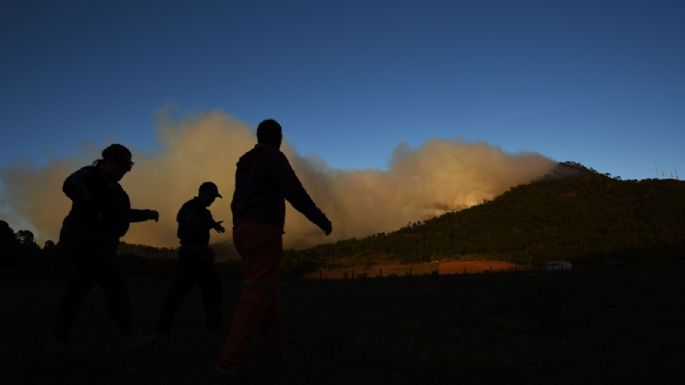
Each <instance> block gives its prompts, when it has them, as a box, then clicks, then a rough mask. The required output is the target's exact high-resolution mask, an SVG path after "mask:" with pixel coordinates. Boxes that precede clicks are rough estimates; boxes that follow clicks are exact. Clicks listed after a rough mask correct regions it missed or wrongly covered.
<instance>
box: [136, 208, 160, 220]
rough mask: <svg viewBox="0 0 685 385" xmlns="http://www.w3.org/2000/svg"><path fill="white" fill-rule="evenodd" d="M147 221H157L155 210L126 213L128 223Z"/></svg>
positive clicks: (157, 215)
mask: <svg viewBox="0 0 685 385" xmlns="http://www.w3.org/2000/svg"><path fill="white" fill-rule="evenodd" d="M148 220H154V221H155V222H157V221H159V213H158V212H157V210H138V209H130V210H129V211H128V221H129V222H143V221H148Z"/></svg>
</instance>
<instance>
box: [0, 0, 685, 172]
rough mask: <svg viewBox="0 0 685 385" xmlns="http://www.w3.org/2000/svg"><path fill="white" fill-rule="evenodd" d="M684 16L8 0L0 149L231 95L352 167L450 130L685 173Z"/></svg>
mask: <svg viewBox="0 0 685 385" xmlns="http://www.w3.org/2000/svg"><path fill="white" fill-rule="evenodd" d="M52 3H59V4H60V5H59V6H57V5H54V4H52ZM91 3H97V4H96V5H93V4H91ZM683 20H685V2H681V1H658V0H657V1H603V0H599V1H578V0H577V1H552V0H548V1H504V0H503V1H468V2H464V1H425V0H423V1H387V2H371V1H359V2H356V1H349V0H346V1H306V2H298V1H293V2H284V1H216V2H190V1H188V2H170V1H164V2H145V1H128V0H126V1H82V2H75V1H60V2H51V1H44V2H40V1H31V0H22V1H7V0H5V1H3V2H2V5H1V6H0V50H1V52H2V54H1V56H0V58H1V59H0V89H1V91H0V108H1V109H2V110H1V111H0V112H1V113H0V129H1V130H2V141H1V144H0V146H1V147H0V167H2V166H7V165H11V164H13V163H15V162H16V161H17V159H18V158H23V159H27V158H28V159H30V160H33V161H35V162H37V163H38V164H41V163H45V162H48V161H50V160H52V159H55V158H57V157H65V156H72V155H73V154H75V153H77V152H78V151H79V149H80V148H81V147H82V146H83V144H84V143H87V142H88V143H95V144H96V145H97V146H98V147H101V146H104V145H106V144H108V143H109V142H111V141H119V142H122V143H126V144H129V145H131V146H133V147H134V148H137V149H139V150H145V151H155V150H156V149H157V143H156V132H155V130H154V126H155V119H156V117H157V114H158V113H159V111H160V110H163V109H170V110H171V111H172V114H173V116H175V117H176V118H182V117H184V116H187V115H190V114H193V113H197V112H204V111H212V110H217V109H219V110H222V111H225V112H226V113H228V114H230V115H232V116H233V117H235V118H237V119H239V120H242V121H245V122H246V123H248V124H249V125H251V126H254V125H256V123H258V122H259V121H260V120H262V119H264V118H267V117H273V118H276V119H278V120H279V121H281V122H282V124H283V126H284V130H285V134H286V136H287V137H288V139H289V140H290V142H291V143H292V144H293V145H294V147H295V148H296V149H297V150H298V151H299V152H301V153H303V154H317V155H319V156H320V157H321V158H323V159H324V160H326V161H327V162H328V163H329V164H330V165H332V166H333V167H336V168H344V169H347V168H369V167H378V168H383V167H385V166H386V164H387V161H388V160H389V158H390V156H391V153H392V150H393V148H395V146H397V145H398V144H399V143H400V142H402V141H405V142H408V143H409V144H410V145H411V146H418V145H420V144H422V143H424V142H425V141H426V140H427V139H429V138H432V137H436V138H446V139H452V138H464V139H467V140H470V141H486V142H489V143H491V144H493V145H496V146H500V147H502V148H503V149H505V150H507V151H511V152H516V151H522V150H526V151H535V152H539V153H541V154H543V155H546V156H549V157H551V158H553V159H555V160H573V161H579V162H581V163H584V164H586V165H587V166H590V167H593V168H595V169H597V170H599V171H602V172H610V173H612V174H614V175H620V176H622V177H624V178H650V177H655V176H656V172H655V166H656V167H657V168H659V169H662V170H663V171H664V172H665V174H666V176H670V174H672V173H674V170H677V171H678V173H679V175H685V155H684V153H683V150H682V148H683V145H684V144H685V43H684V41H685V39H684V38H685V23H683ZM227 162H234V160H227Z"/></svg>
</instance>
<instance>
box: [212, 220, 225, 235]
mask: <svg viewBox="0 0 685 385" xmlns="http://www.w3.org/2000/svg"><path fill="white" fill-rule="evenodd" d="M222 223H224V221H219V222H215V223H214V230H216V231H217V232H218V233H225V232H226V229H225V228H224V227H223V226H221V224H222Z"/></svg>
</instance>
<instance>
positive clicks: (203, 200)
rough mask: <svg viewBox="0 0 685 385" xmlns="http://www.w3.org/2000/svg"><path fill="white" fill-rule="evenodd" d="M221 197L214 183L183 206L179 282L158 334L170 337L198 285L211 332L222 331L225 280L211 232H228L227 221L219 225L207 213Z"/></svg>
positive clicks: (168, 300)
mask: <svg viewBox="0 0 685 385" xmlns="http://www.w3.org/2000/svg"><path fill="white" fill-rule="evenodd" d="M217 197H219V198H221V197H222V196H221V194H219V189H218V188H217V187H216V185H215V184H214V183H212V182H204V183H202V185H200V191H199V193H198V195H197V196H196V197H194V198H193V199H191V200H189V201H187V202H186V203H184V204H183V206H181V209H180V210H179V211H178V215H177V216H176V221H177V222H178V231H177V232H176V235H177V236H178V238H179V239H180V240H181V247H180V248H179V252H178V269H177V270H176V280H175V281H174V283H173V284H172V285H171V288H170V289H169V292H168V293H167V296H166V298H165V299H164V304H163V306H162V313H161V314H160V317H159V325H158V332H159V333H160V334H167V333H169V331H170V329H171V323H172V321H173V317H174V313H175V312H176V309H177V308H178V307H179V305H180V304H181V302H183V300H184V299H185V298H186V297H187V296H188V293H190V291H191V290H192V289H193V286H195V284H196V283H197V284H198V285H199V286H200V290H201V291H202V299H203V302H204V306H205V313H206V315H207V328H208V329H209V330H210V331H217V330H219V328H220V327H221V301H222V290H221V280H220V279H219V275H218V274H217V272H216V268H215V267H214V252H213V250H212V249H211V248H210V247H209V231H210V230H212V229H214V230H216V231H217V232H219V233H223V232H225V231H226V229H224V227H223V226H222V225H221V223H222V222H223V221H219V222H217V221H215V220H214V218H212V213H211V212H210V211H209V210H208V209H207V207H209V206H210V205H211V204H212V203H214V200H215V199H216V198H217Z"/></svg>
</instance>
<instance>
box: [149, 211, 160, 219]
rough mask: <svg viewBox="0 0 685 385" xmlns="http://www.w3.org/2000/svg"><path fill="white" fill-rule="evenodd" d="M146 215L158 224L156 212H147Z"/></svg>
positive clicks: (157, 213)
mask: <svg viewBox="0 0 685 385" xmlns="http://www.w3.org/2000/svg"><path fill="white" fill-rule="evenodd" d="M148 214H149V215H150V219H152V220H153V221H155V222H159V212H158V211H157V210H148Z"/></svg>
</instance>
